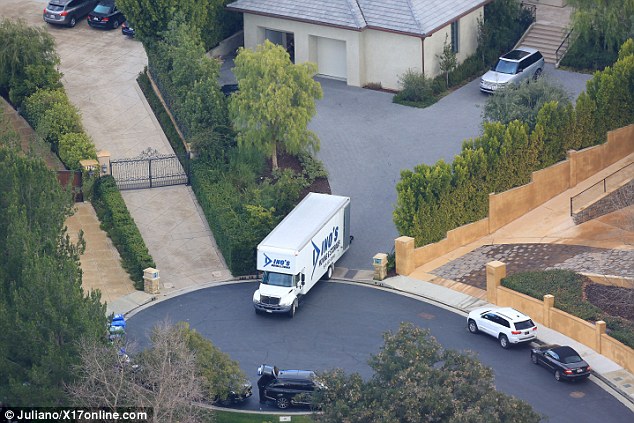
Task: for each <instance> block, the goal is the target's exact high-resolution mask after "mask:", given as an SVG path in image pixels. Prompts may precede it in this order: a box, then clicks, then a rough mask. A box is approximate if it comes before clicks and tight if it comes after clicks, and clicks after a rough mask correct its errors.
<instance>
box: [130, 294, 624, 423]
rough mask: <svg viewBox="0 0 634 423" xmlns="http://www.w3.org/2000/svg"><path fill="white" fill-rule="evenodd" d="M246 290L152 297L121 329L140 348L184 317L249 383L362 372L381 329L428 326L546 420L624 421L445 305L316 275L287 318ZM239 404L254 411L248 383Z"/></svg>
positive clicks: (582, 388)
mask: <svg viewBox="0 0 634 423" xmlns="http://www.w3.org/2000/svg"><path fill="white" fill-rule="evenodd" d="M255 289H256V284H255V283H237V284H227V285H222V286H216V287H212V288H206V289H202V290H198V291H195V292H190V293H187V294H184V295H180V296H178V297H175V298H172V299H169V300H166V301H163V302H160V303H156V304H154V305H152V306H151V307H149V308H147V309H145V310H142V311H140V312H138V313H137V314H135V315H134V316H133V317H131V318H130V319H129V320H128V326H127V333H128V335H129V337H130V338H131V339H134V340H136V341H138V342H139V344H140V345H141V346H145V345H147V341H148V334H149V331H150V329H151V328H152V327H153V326H154V325H155V324H156V323H157V322H160V321H161V320H163V319H165V318H166V317H167V318H169V319H170V320H171V321H172V322H177V321H185V322H188V323H189V325H190V327H192V328H194V329H196V330H197V331H198V332H199V333H200V334H201V335H203V336H204V337H205V338H207V339H210V340H211V341H212V342H213V343H214V344H215V345H216V346H217V347H219V348H220V349H221V350H222V351H224V352H226V353H228V354H229V355H230V356H231V358H233V359H234V360H237V361H238V362H239V363H240V367H241V368H242V369H243V370H244V371H245V373H246V374H247V376H248V377H249V378H250V379H251V381H252V383H253V386H254V387H257V385H256V382H257V374H256V369H257V367H258V366H259V365H260V364H262V363H267V364H272V365H277V366H278V367H280V368H282V369H283V368H287V369H309V370H317V371H320V370H322V371H323V370H327V369H332V368H335V367H338V368H342V369H345V371H346V372H347V373H352V372H359V373H361V375H362V376H364V377H366V378H367V377H370V376H371V375H372V370H371V368H370V367H369V366H368V364H367V360H368V359H369V358H370V354H375V353H377V352H378V351H379V348H380V347H381V345H382V344H383V339H382V334H383V333H384V332H385V331H388V330H390V331H394V330H397V329H398V326H399V324H400V323H401V322H412V323H413V324H414V325H416V326H419V327H422V328H429V329H430V330H431V332H432V335H433V336H435V337H436V338H437V339H438V341H439V342H441V343H442V344H443V346H445V347H446V348H453V349H457V350H471V351H474V352H475V353H476V354H477V355H478V358H479V359H480V360H481V361H482V363H484V364H485V365H487V366H490V367H492V368H493V371H494V373H495V386H496V388H497V389H499V390H500V391H502V392H505V393H507V394H510V395H514V396H516V397H518V398H521V399H524V400H526V401H528V402H529V403H530V404H531V405H532V406H533V407H534V409H535V410H536V411H537V412H539V413H541V414H544V415H545V416H546V417H547V418H549V421H550V422H562V423H563V422H574V421H578V422H597V421H601V422H604V423H612V422H629V421H631V417H632V413H631V411H630V410H629V409H627V408H626V407H625V406H623V405H622V404H621V403H620V402H619V401H618V400H617V399H615V398H614V397H612V396H611V395H610V394H609V393H607V392H606V391H604V390H603V389H601V388H600V387H599V386H597V385H596V384H594V383H592V382H591V381H586V382H585V383H558V382H556V381H555V379H554V377H553V375H552V374H551V373H549V372H548V371H546V370H545V369H543V368H537V367H535V366H534V365H533V364H532V363H531V361H530V354H529V347H528V346H520V347H516V348H512V349H510V350H503V349H502V348H500V347H499V344H498V343H497V341H496V340H495V339H493V338H491V337H489V336H484V335H482V336H479V335H471V334H469V332H468V331H467V328H466V319H465V317H464V316H462V315H459V314H456V313H453V312H451V311H448V310H445V309H442V308H438V307H436V306H433V305H431V304H427V303H425V302H422V301H419V300H416V299H413V298H409V297H406V296H401V295H397V294H394V293H392V292H386V291H383V290H379V289H374V288H370V287H366V286H359V285H353V284H343V283H332V282H324V283H320V284H317V285H316V286H315V287H314V288H313V290H312V291H311V293H310V295H308V296H306V297H305V301H304V302H303V303H302V305H301V307H300V309H299V311H298V312H297V315H296V316H295V318H293V319H289V318H288V317H286V316H266V315H264V316H261V315H256V314H255V313H254V311H253V305H252V303H251V296H252V293H253V291H254V290H255ZM242 408H244V409H258V408H260V406H259V404H258V394H257V388H256V389H254V396H253V397H252V398H250V399H249V400H247V402H246V403H245V404H244V405H243V406H242ZM262 409H264V410H274V409H275V408H274V407H273V406H271V405H265V406H263V407H262ZM564 410H565V411H564Z"/></svg>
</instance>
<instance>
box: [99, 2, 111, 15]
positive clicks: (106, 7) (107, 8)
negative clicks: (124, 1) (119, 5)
mask: <svg viewBox="0 0 634 423" xmlns="http://www.w3.org/2000/svg"><path fill="white" fill-rule="evenodd" d="M112 8H113V5H112V4H107V3H106V4H104V3H99V4H98V5H97V7H95V10H94V12H95V13H111V12H112Z"/></svg>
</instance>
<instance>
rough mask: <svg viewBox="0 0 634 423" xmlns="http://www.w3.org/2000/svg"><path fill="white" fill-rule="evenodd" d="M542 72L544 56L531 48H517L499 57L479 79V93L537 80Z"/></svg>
mask: <svg viewBox="0 0 634 423" xmlns="http://www.w3.org/2000/svg"><path fill="white" fill-rule="evenodd" d="M543 71H544V56H542V54H541V53H540V52H539V51H538V50H536V49H534V48H531V47H518V48H516V49H515V50H513V51H510V52H508V53H506V54H505V55H504V56H502V57H500V59H499V60H498V61H497V63H496V64H495V66H493V68H491V70H490V71H488V72H487V73H485V74H484V75H482V78H481V79H480V91H482V92H485V93H492V92H494V91H495V90H497V89H498V88H500V87H504V86H507V85H510V84H516V85H517V84H519V83H520V82H522V81H530V80H531V78H532V79H537V78H539V75H541V74H542V72H543Z"/></svg>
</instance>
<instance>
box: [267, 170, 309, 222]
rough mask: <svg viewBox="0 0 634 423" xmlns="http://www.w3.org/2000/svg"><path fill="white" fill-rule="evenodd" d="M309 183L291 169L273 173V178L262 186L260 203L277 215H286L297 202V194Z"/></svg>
mask: <svg viewBox="0 0 634 423" xmlns="http://www.w3.org/2000/svg"><path fill="white" fill-rule="evenodd" d="M309 185H310V183H309V182H308V181H307V180H306V179H305V178H304V177H303V176H301V175H297V174H296V173H295V172H294V171H292V170H291V169H279V170H276V171H274V172H273V178H272V179H269V180H267V181H265V182H264V183H263V184H262V188H261V190H262V193H261V196H262V203H263V204H264V205H265V207H272V208H273V209H274V210H275V211H276V212H277V214H280V215H286V214H288V213H289V212H290V211H291V210H292V209H293V207H295V205H296V204H297V202H298V200H299V194H300V193H301V192H302V190H303V189H305V188H307V187H308V186H309Z"/></svg>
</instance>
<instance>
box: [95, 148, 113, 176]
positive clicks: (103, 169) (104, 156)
mask: <svg viewBox="0 0 634 423" xmlns="http://www.w3.org/2000/svg"><path fill="white" fill-rule="evenodd" d="M97 160H98V161H99V175H101V176H104V175H110V152H109V151H106V150H101V151H99V152H97Z"/></svg>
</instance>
